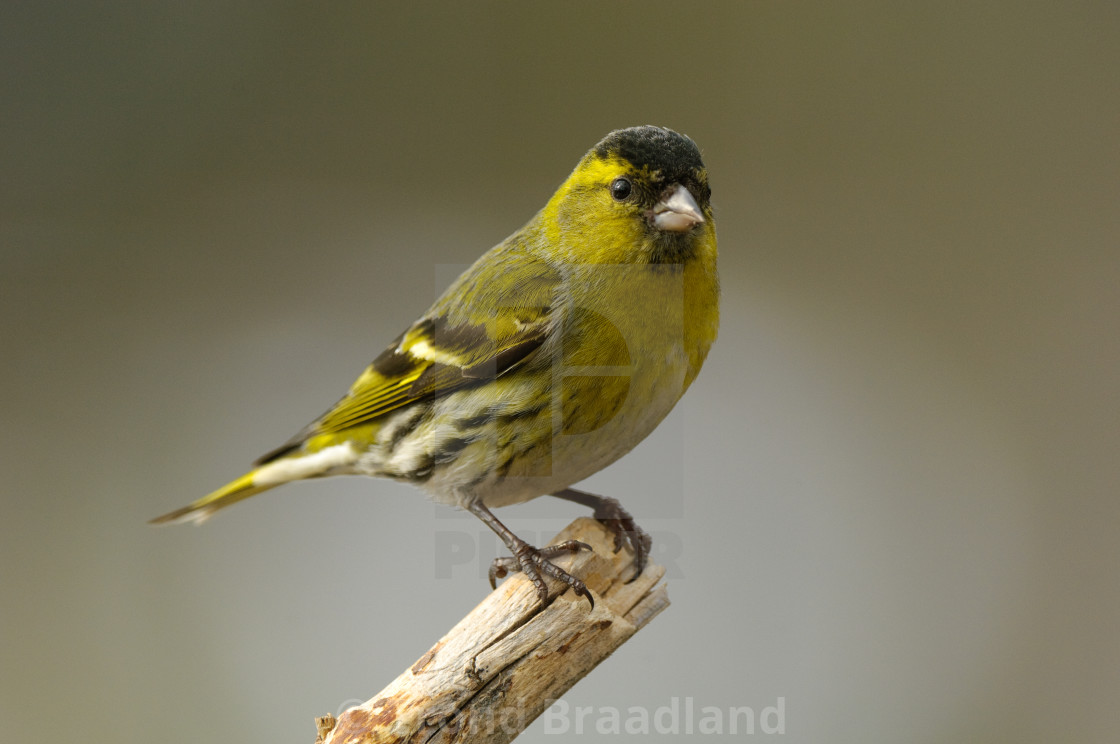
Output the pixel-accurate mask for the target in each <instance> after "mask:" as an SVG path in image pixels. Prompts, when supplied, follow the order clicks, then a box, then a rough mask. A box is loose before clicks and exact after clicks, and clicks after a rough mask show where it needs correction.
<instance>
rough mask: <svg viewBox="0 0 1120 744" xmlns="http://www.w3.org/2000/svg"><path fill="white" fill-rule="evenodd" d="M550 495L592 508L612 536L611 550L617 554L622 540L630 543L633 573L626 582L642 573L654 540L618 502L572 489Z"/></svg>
mask: <svg viewBox="0 0 1120 744" xmlns="http://www.w3.org/2000/svg"><path fill="white" fill-rule="evenodd" d="M552 495H553V496H555V497H556V498H559V499H565V500H566V501H574V502H575V503H577V504H583V505H584V506H588V507H591V509H592V510H593V511H594V514H595V518H596V519H598V520H599V521H600V522H602V523H603V525H604V526H605V527H606V528H607V529H608V530H610V531H611V532H613V533H614V551H615V552H616V553H617V552H618V551H619V550H621V549H622V543H623V541H624V540H625V541H626V542H628V543H630V548H631V550H633V551H634V568H635V571H634V575H633V576H631V577H630V579H629V580H630V581H633V580H634V579H636V578H637V577H638V576H639V574H641V573H642V571H643V570H644V569H645V567H646V559H647V558H648V557H649V551H650V548H651V547H652V545H653V540H652V539H651V538H650V536H649V535H648V534H647V533H646V531H645V530H643V529H642V528H641V527H639V526H638V523H637V522H635V521H634V517H632V516H631V515H630V512H628V511H626V510H625V509H624V508H622V504H620V503H619V501H618V499H612V498H611V497H610V496H596V495H595V494H593V493H587V492H586V491H577V490H576V489H574V488H565V489H564V490H563V491H557V492H556V493H554V494H552Z"/></svg>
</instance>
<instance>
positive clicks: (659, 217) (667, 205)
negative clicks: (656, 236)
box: [653, 184, 704, 232]
mask: <svg viewBox="0 0 1120 744" xmlns="http://www.w3.org/2000/svg"><path fill="white" fill-rule="evenodd" d="M703 221H704V215H702V214H701V213H700V207H699V206H697V204H696V200H695V199H693V198H692V194H690V193H688V189H686V188H685V187H684V186H681V185H680V184H677V185H676V186H675V187H673V188H672V190H670V191H667V192H666V193H665V194H663V195H662V197H661V201H659V202H657V204H656V205H655V206H654V208H653V224H654V226H655V227H656V228H657V229H658V230H668V231H669V232H684V231H685V230H688V229H690V228H691V227H692V226H693V225H698V224H700V223H701V222H703Z"/></svg>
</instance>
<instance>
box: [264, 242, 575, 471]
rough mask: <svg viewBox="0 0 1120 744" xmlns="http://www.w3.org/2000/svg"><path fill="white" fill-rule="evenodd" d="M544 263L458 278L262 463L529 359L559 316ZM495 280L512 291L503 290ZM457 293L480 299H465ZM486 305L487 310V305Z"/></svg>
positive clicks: (551, 278) (552, 281)
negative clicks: (513, 275) (502, 278)
mask: <svg viewBox="0 0 1120 744" xmlns="http://www.w3.org/2000/svg"><path fill="white" fill-rule="evenodd" d="M520 260H521V261H522V262H524V258H521V259H520ZM504 263H505V262H498V263H497V265H496V266H495V267H494V268H500V266H501V265H502V264H504ZM524 268H525V267H524V266H521V267H519V271H524ZM538 269H539V270H537V271H531V272H528V273H526V274H524V275H523V278H522V280H521V281H517V282H513V283H510V282H509V281H508V278H507V282H505V283H504V284H503V285H499V284H497V283H496V282H495V283H488V280H493V279H496V278H497V277H496V276H488V275H489V274H490V273H491V272H490V271H479V270H478V268H477V267H476V268H475V270H473V271H471V272H468V274H466V275H464V278H463V279H466V280H467V282H466V283H464V281H463V279H461V280H460V281H459V282H457V283H456V284H455V285H452V287H451V288H449V290H448V292H447V294H445V295H444V297H443V298H441V299H440V300H439V301H437V303H436V304H435V306H433V308H432V310H431V311H429V313H428V314H427V315H426V316H425V317H423V318H421V319H420V320H418V321H417V322H416V323H414V324H413V325H412V326H411V327H410V328H409V329H408V330H407V331H405V332H404V333H402V334H401V335H400V336H398V337H397V339H396V340H395V341H394V342H393V343H392V344H390V345H389V347H388V348H387V349H385V351H383V352H382V353H381V354H380V355H379V356H378V357H377V358H376V359H374V360H373V362H372V363H371V364H370V365H369V366H368V367H367V368H366V369H365V371H364V372H362V374H361V375H360V376H359V377H358V379H357V380H356V381H355V382H354V384H353V385H352V386H351V387H350V392H349V393H348V394H347V395H346V396H344V397H343V398H342V399H341V400H340V401H338V403H336V404H335V405H334V406H333V407H332V408H331V409H330V410H328V411H327V412H326V413H324V414H323V415H322V416H320V417H319V418H318V419H317V420H315V421H314V422H312V423H311V424H309V425H308V426H307V427H306V428H304V429H303V431H301V432H300V433H299V434H297V435H296V436H295V437H293V438H292V439H291V440H290V441H289V442H288V443H286V444H285V445H284V446H282V447H280V448H278V449H276V450H274V451H272V452H269V453H268V454H266V455H264V456H263V457H261V458H260V459H259V460H257V463H256V464H258V465H259V464H263V463H266V462H270V461H272V460H275V459H277V458H278V457H281V456H283V455H285V454H287V453H289V452H292V451H293V450H295V449H298V448H299V447H300V445H302V443H303V442H305V441H306V440H307V439H309V438H310V437H314V436H319V435H321V434H333V433H337V432H341V431H343V430H345V429H349V428H351V427H355V426H360V425H362V424H367V423H370V422H373V421H374V420H376V419H377V418H379V417H381V416H383V415H385V414H386V413H389V412H390V411H394V410H396V409H398V408H402V407H404V406H407V405H409V404H411V403H414V402H416V401H419V400H424V399H430V398H432V397H433V396H435V395H436V394H437V393H438V394H444V393H447V392H450V391H452V390H457V389H459V388H463V387H468V386H475V385H480V384H484V383H485V382H486V381H488V380H492V379H494V378H495V377H498V376H500V375H503V374H506V373H507V372H509V371H510V370H512V369H514V368H515V367H517V366H518V365H520V364H522V363H523V362H524V361H525V360H526V359H528V358H529V356H530V355H531V354H532V353H533V352H534V351H536V350H537V349H538V348H539V347H540V346H541V344H542V343H544V341H545V339H546V337H547V335H548V331H549V328H550V323H551V322H552V308H551V294H552V290H553V288H554V286H555V283H556V282H557V281H558V278H557V277H556V276H555V275H554V272H552V271H551V270H549V269H547V267H544V266H543V265H542V266H541V267H538ZM495 286H504V287H505V288H506V290H505V291H502V292H501V296H495V295H494V292H493V289H492V287H495ZM457 294H458V295H465V296H466V297H469V298H471V299H473V300H474V302H471V303H469V304H466V303H464V302H460V301H459V300H461V299H462V298H461V297H460V298H457V297H456V296H455V295H457ZM480 307H484V308H486V311H485V312H479V311H478V310H477V308H480ZM472 308H475V310H473V311H472Z"/></svg>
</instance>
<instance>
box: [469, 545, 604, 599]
mask: <svg viewBox="0 0 1120 744" xmlns="http://www.w3.org/2000/svg"><path fill="white" fill-rule="evenodd" d="M581 550H591V546H590V545H588V544H587V543H584V542H580V541H579V540H567V541H565V542H562V543H560V544H558V545H549V546H547V547H544V548H534V547H533V546H532V545H529V544H528V543H526V542H524V541H522V542H520V544H518V545H517V546H516V548H515V549H514V551H513V555H512V556H506V557H502V558H495V559H494V562H493V563H491V564H490V588H491V589H493V588H496V587H497V579H504V578H505V577H506V576H508V575H509V574H510V573H513V572H517V571H520V572H521V573H523V574H525V576H527V577H528V579H529V581H531V582H533V586H534V588H536V590H537V596H538V597H539V598H540V601H541V604H542V605H543V604H545V603H546V602H547V601H548V585H547V584H545V582H544V579H542V578H541V574H544V575H546V576H550V577H552V578H554V579H556V580H558V581H561V582H563V583H564V584H566V585H567V586H568V587H569V588H570V589H571V590H572V591H573V592H575V593H576V594H577V595H579V596H581V597H583V598H585V599H586V600H587V601H588V603H589V604H590V605H591V608H592V609H594V608H595V600H594V599H593V598H592V596H591V592H590V591H589V590H588V588H587V585H586V584H584V583H583V582H582V581H581V580H579V579H577V578H576V577H575V576H572V575H571V574H570V573H568V572H567V571H565V570H564V569H562V568H560V567H559V566H557V565H556V564H555V563H553V562H552V559H553V558H559V557H560V556H563V555H569V554H571V553H578V552H579V551H581Z"/></svg>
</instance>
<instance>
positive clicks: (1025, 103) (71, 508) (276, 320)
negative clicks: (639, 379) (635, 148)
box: [0, 0, 1120, 744]
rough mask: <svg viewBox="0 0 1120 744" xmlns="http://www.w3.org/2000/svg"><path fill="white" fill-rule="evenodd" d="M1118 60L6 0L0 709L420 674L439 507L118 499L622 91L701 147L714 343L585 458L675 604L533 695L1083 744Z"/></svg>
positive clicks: (1109, 412)
mask: <svg viewBox="0 0 1120 744" xmlns="http://www.w3.org/2000/svg"><path fill="white" fill-rule="evenodd" d="M1118 69H1120V9H1118V7H1117V6H1116V5H1115V4H1111V3H1091V2H1085V3H1082V2H1071V3H1061V4H1058V3H1049V4H1047V3H1010V2H996V3H980V4H976V3H937V4H930V5H928V7H917V6H916V5H912V4H906V5H898V4H895V3H856V4H846V5H845V6H844V7H839V6H835V5H813V4H807V3H794V2H749V3H746V2H744V3H739V2H726V3H705V4H703V5H699V4H698V5H696V6H684V5H682V4H681V3H679V2H657V1H653V0H651V1H648V2H644V3H641V4H638V3H611V4H607V3H576V4H568V3H565V4H564V5H563V6H562V7H561V6H559V5H556V6H551V5H544V4H537V5H531V6H530V5H528V4H517V3H511V2H508V3H483V4H470V5H467V4H462V5H455V6H451V5H449V4H448V5H436V4H422V3H412V4H407V7H406V6H405V4H392V5H391V4H372V3H341V4H340V3H332V4H329V5H317V4H304V3H240V2H233V3H230V2H225V3H155V4H152V3H127V2H110V3H98V4H76V3H59V2H40V3H26V4H19V5H18V6H17V5H16V4H8V5H7V6H6V7H5V8H3V9H2V10H0V80H2V81H3V82H2V85H3V89H2V99H0V105H2V107H3V108H2V116H0V131H2V133H3V136H2V138H0V148H2V155H0V172H2V174H3V175H2V177H0V194H2V196H0V260H2V264H0V334H2V335H0V343H2V346H0V353H2V355H3V358H4V362H3V365H2V366H0V381H2V385H0V406H2V408H0V412H2V416H3V420H4V426H3V428H2V430H0V452H3V453H4V454H3V461H4V467H3V481H2V482H3V486H2V499H3V516H2V518H0V586H2V588H3V595H4V599H3V600H2V609H0V669H2V670H3V671H2V672H0V675H2V676H0V720H3V721H5V722H6V724H7V728H8V729H9V730H16V729H17V728H18V729H21V730H24V731H25V732H26V733H28V734H34V735H35V736H37V737H41V738H51V739H60V740H61V739H63V738H77V737H80V738H81V739H83V740H85V741H91V742H110V741H111V742H132V741H135V742H140V741H149V740H150V739H151V738H153V736H158V738H160V739H161V740H167V741H184V742H186V741H221V740H237V739H241V738H246V739H249V740H254V741H277V742H305V743H308V744H309V743H310V742H311V741H312V740H313V738H314V727H313V720H312V719H313V717H314V716H315V715H321V714H322V713H325V712H327V711H331V712H338V711H339V710H340V709H342V708H345V707H347V706H348V705H351V704H353V703H354V702H356V701H358V700H364V699H366V698H368V697H370V696H372V695H373V694H374V693H376V692H377V691H378V690H380V689H381V687H382V686H384V685H385V684H387V683H388V682H389V681H391V680H392V679H393V678H394V677H395V676H396V675H397V674H398V673H399V672H401V671H402V670H403V669H405V668H406V667H407V666H409V665H410V664H412V662H413V661H415V659H416V658H417V657H419V656H420V655H421V654H422V653H424V651H426V650H427V649H428V648H429V646H430V645H431V644H432V643H433V642H434V641H435V640H436V639H438V638H439V636H441V635H442V634H443V632H444V631H445V630H447V629H448V628H449V627H450V626H451V625H452V624H453V623H454V622H456V621H457V620H458V619H459V618H460V617H461V616H462V615H463V614H465V613H466V612H467V611H468V610H469V609H470V608H471V607H473V606H474V605H475V604H476V603H477V602H478V601H479V600H481V598H482V597H483V596H484V595H485V593H486V591H488V590H487V587H486V584H485V580H484V579H483V578H482V574H483V573H484V570H485V569H484V565H485V563H486V562H487V561H488V560H489V558H490V557H492V556H493V555H495V554H497V543H496V540H495V539H494V538H493V537H492V536H491V535H490V534H489V533H488V531H487V530H486V529H485V528H484V527H482V526H481V525H480V524H477V523H476V522H475V521H474V520H473V519H471V518H469V517H464V516H462V515H458V514H456V513H455V512H453V511H451V510H450V509H447V508H445V507H437V506H435V505H433V504H431V503H430V502H429V501H427V500H426V499H425V498H424V497H423V496H422V495H421V494H420V493H419V492H417V491H413V490H411V489H409V488H408V487H406V486H402V485H398V484H394V483H390V482H382V481H374V480H368V479H361V478H350V479H335V480H327V481H321V482H317V483H303V484H296V485H292V486H288V487H285V488H283V489H280V490H278V491H274V492H272V493H270V494H269V495H267V496H264V497H261V498H259V499H254V500H252V501H250V502H247V503H245V504H242V505H239V506H237V507H235V508H233V509H231V510H229V511H228V512H223V513H222V514H221V515H220V516H219V517H217V518H215V519H214V520H212V521H211V522H209V523H207V524H206V525H204V526H203V527H200V528H189V527H170V528H163V529H156V528H153V527H149V526H148V525H147V524H146V521H147V520H148V519H149V518H151V517H154V516H156V515H159V514H162V513H164V512H165V511H168V510H170V509H172V508H174V507H177V506H181V505H182V504H184V503H186V502H188V501H190V500H192V499H194V498H196V497H198V496H200V495H202V494H204V493H206V492H208V491H210V490H211V489H213V488H215V487H216V486H218V485H220V484H222V483H224V482H226V481H227V480H230V479H231V478H233V477H235V476H237V475H240V474H241V473H242V472H243V470H244V468H245V467H246V466H247V465H248V463H249V462H250V461H251V460H252V459H254V458H255V457H256V456H257V455H259V454H261V453H262V452H264V451H266V450H268V449H271V448H272V447H274V446H276V445H278V444H280V443H282V442H283V441H284V440H286V439H287V438H288V436H289V435H291V434H292V433H293V432H295V431H296V430H297V429H299V428H300V427H302V426H303V425H304V424H305V423H307V421H309V420H310V419H312V418H313V417H315V416H316V415H318V414H319V413H320V412H321V411H322V410H323V409H324V408H326V407H327V406H328V405H329V404H331V403H333V402H334V401H335V400H336V399H337V397H338V396H339V395H340V394H341V393H342V392H343V391H344V390H345V388H346V386H348V385H349V383H350V382H351V381H352V379H353V378H354V377H355V376H356V374H357V373H358V372H359V371H360V369H361V368H362V367H363V366H364V365H365V364H366V363H368V362H369V360H370V359H372V358H373V356H374V355H375V354H376V353H377V352H378V351H379V350H380V349H381V348H383V346H384V345H385V344H386V343H388V341H389V340H390V339H392V338H393V337H395V336H396V334H397V333H399V332H400V330H402V329H403V328H404V327H405V325H406V324H407V323H409V322H410V321H411V320H412V319H413V318H414V317H416V315H418V314H419V313H420V312H422V311H423V310H424V309H425V308H426V307H427V306H428V304H429V303H430V302H431V300H433V299H434V298H435V296H436V294H437V293H438V292H439V291H440V290H442V288H443V287H444V286H445V285H446V283H447V281H448V280H449V279H450V278H451V277H452V276H454V275H455V273H456V272H457V271H458V270H459V269H460V268H461V267H463V266H464V265H466V264H468V263H470V262H471V261H473V260H474V259H475V258H476V257H477V256H478V255H480V254H481V253H482V252H483V251H484V250H485V249H486V248H488V247H489V246H491V245H493V244H494V243H496V242H498V241H499V240H501V239H502V238H504V237H505V236H506V235H508V234H509V233H510V232H512V231H513V230H515V229H516V228H517V227H519V226H520V225H521V224H523V223H524V222H525V221H526V220H527V219H528V218H529V217H530V216H531V215H532V214H533V213H534V212H535V211H536V210H537V209H538V208H540V206H542V205H543V204H544V202H545V200H546V199H547V198H548V196H549V195H550V194H551V193H552V191H553V189H554V188H555V187H556V186H557V185H558V184H559V183H560V182H561V181H562V180H563V179H564V178H565V177H566V176H567V174H568V172H569V171H570V170H571V168H572V167H573V166H574V165H575V163H576V161H577V160H578V158H579V157H580V156H581V155H582V154H583V153H584V152H585V151H586V150H587V149H588V148H589V147H591V146H592V145H593V144H594V143H595V142H596V141H597V140H598V139H599V138H600V137H602V136H603V135H604V134H605V133H606V132H608V131H610V130H611V129H614V128H617V127H622V126H630V125H634V124H643V123H652V124H659V125H664V126H669V127H672V128H674V129H677V130H679V131H683V132H685V133H687V134H689V135H690V136H691V137H693V138H694V139H695V140H696V141H697V142H698V143H699V144H700V146H701V148H702V150H703V153H704V158H705V161H706V162H707V164H708V166H709V170H710V173H711V182H712V186H713V190H714V196H713V201H714V203H715V204H716V208H717V210H718V212H717V222H718V225H719V235H720V246H721V253H722V255H721V270H722V280H723V287H724V298H723V323H722V331H721V336H720V339H719V342H718V343H717V345H716V346H715V348H714V350H713V352H712V354H711V356H710V357H709V359H708V362H707V365H706V367H705V369H704V371H703V373H702V374H701V375H700V377H699V379H698V381H697V382H696V384H695V385H694V386H693V388H692V390H691V391H690V392H689V394H688V395H687V396H686V397H685V400H684V401H683V402H682V404H681V405H680V406H679V407H678V409H677V411H676V412H674V414H673V415H672V416H671V417H670V418H669V419H668V420H667V421H666V422H665V423H664V424H663V425H662V427H661V428H660V429H659V430H658V431H657V432H656V433H655V434H654V435H653V436H652V437H651V438H650V439H649V440H647V441H646V442H645V443H643V444H642V445H641V446H640V447H639V448H638V449H637V450H635V451H634V452H633V453H632V454H631V455H630V456H628V457H627V458H625V459H623V460H622V461H620V462H618V463H617V464H615V465H614V466H612V467H611V468H609V469H608V470H606V471H604V472H603V473H601V474H599V475H597V476H596V477H594V478H593V479H591V480H590V481H587V482H586V487H587V488H588V489H589V490H595V491H598V492H602V493H608V494H611V495H614V496H617V497H619V498H621V499H622V500H623V502H624V503H625V504H626V505H627V506H628V507H629V508H630V509H631V511H633V512H634V514H635V515H636V516H637V517H638V519H639V521H640V522H641V523H642V524H643V525H644V526H645V527H646V529H648V530H649V531H650V532H652V533H653V534H654V537H655V539H656V541H657V553H656V554H655V559H657V560H661V561H662V562H664V563H665V564H666V565H667V567H668V568H669V592H670V596H671V598H672V600H673V606H672V607H671V608H670V609H669V610H668V611H667V612H666V613H664V614H663V615H662V616H660V617H659V618H658V619H657V620H655V621H654V622H653V623H652V624H651V625H650V626H649V627H648V628H647V629H645V630H644V631H643V632H642V633H640V634H639V635H637V636H635V637H634V638H633V639H632V640H631V641H630V642H629V643H627V644H626V645H625V646H624V647H623V648H622V649H620V650H619V651H618V653H616V654H615V655H614V656H613V657H612V658H610V659H609V660H608V661H606V662H605V663H604V664H603V665H602V666H600V667H599V668H598V669H597V670H596V671H595V672H593V673H592V674H591V675H590V676H589V677H587V678H586V679H585V680H583V681H582V682H580V683H579V684H578V685H577V686H576V687H574V688H573V689H572V690H571V691H570V692H569V693H568V694H567V695H566V696H565V702H566V703H567V704H569V705H570V706H571V707H572V708H575V707H576V706H594V707H595V708H596V709H599V708H602V707H606V706H609V707H614V708H616V709H619V710H620V711H623V712H625V711H627V710H628V709H629V708H631V707H642V708H645V709H647V710H649V711H651V712H652V711H654V710H655V709H656V708H657V707H660V706H667V705H670V704H671V702H672V699H673V698H677V699H679V700H682V701H683V700H684V699H685V698H692V700H693V701H694V705H695V708H696V710H697V711H699V710H700V708H701V707H703V706H710V707H716V708H719V709H720V710H722V711H728V710H730V709H731V708H733V707H742V706H749V707H751V708H752V709H753V710H754V711H756V713H761V711H762V710H763V709H764V708H766V707H767V706H776V705H778V704H779V701H780V703H781V705H782V706H783V711H784V717H783V731H784V733H783V734H780V735H779V734H766V733H764V732H763V731H762V730H760V729H756V733H755V737H756V738H781V739H783V740H786V741H790V742H818V741H830V742H893V741H900V740H905V741H911V742H942V741H960V742H989V741H995V740H1000V741H1016V742H1053V741H1078V742H1114V741H1116V740H1117V739H1118V737H1120V706H1118V705H1117V701H1118V699H1120V586H1118V581H1117V577H1118V570H1120V498H1118V494H1120V456H1118V455H1120V452H1118V449H1120V447H1118V445H1120V333H1118V330H1120V328H1118V326H1120V324H1118V319H1120V250H1118V236H1120V221H1118V214H1120V210H1118V209H1117V203H1118V198H1120V179H1118V173H1120V146H1118V143H1120V139H1118V137H1117V134H1118V131H1120V129H1118V125H1120V88H1118V87H1117V85H1116V72H1117V70H1118ZM544 501H545V500H538V501H537V502H533V503H530V504H528V505H525V506H521V507H512V508H510V509H506V510H503V511H502V512H500V514H499V516H500V517H501V518H503V519H504V520H506V521H507V522H508V524H509V525H510V526H511V527H512V528H514V529H515V530H516V531H519V532H521V533H522V534H524V535H525V536H527V537H530V538H533V539H541V538H547V537H549V536H551V535H552V534H553V533H554V532H555V531H557V530H558V529H560V528H561V527H562V526H563V525H565V524H566V523H567V522H568V521H570V520H571V519H572V518H574V517H575V516H577V515H579V514H581V513H582V512H581V510H580V509H579V508H577V507H575V506H574V505H571V504H564V503H561V502H556V503H544ZM549 501H550V502H551V501H554V500H549ZM596 720H598V718H597V715H592V716H591V717H589V718H588V719H587V721H586V727H585V729H584V731H583V733H582V735H579V736H577V737H576V738H586V739H588V740H592V739H596V738H601V737H600V736H599V735H598V734H597V733H596V731H595V728H594V725H593V724H594V723H595V721H596ZM568 734H569V736H573V735H575V731H574V729H572V730H569V732H568ZM725 735H726V732H725ZM556 739H557V737H556V736H551V735H550V734H549V732H548V730H546V727H545V726H544V722H543V720H539V721H537V722H536V723H535V724H534V725H533V726H532V727H531V728H530V729H529V730H528V731H527V732H526V733H525V735H524V738H523V740H524V741H555V740H556Z"/></svg>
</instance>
